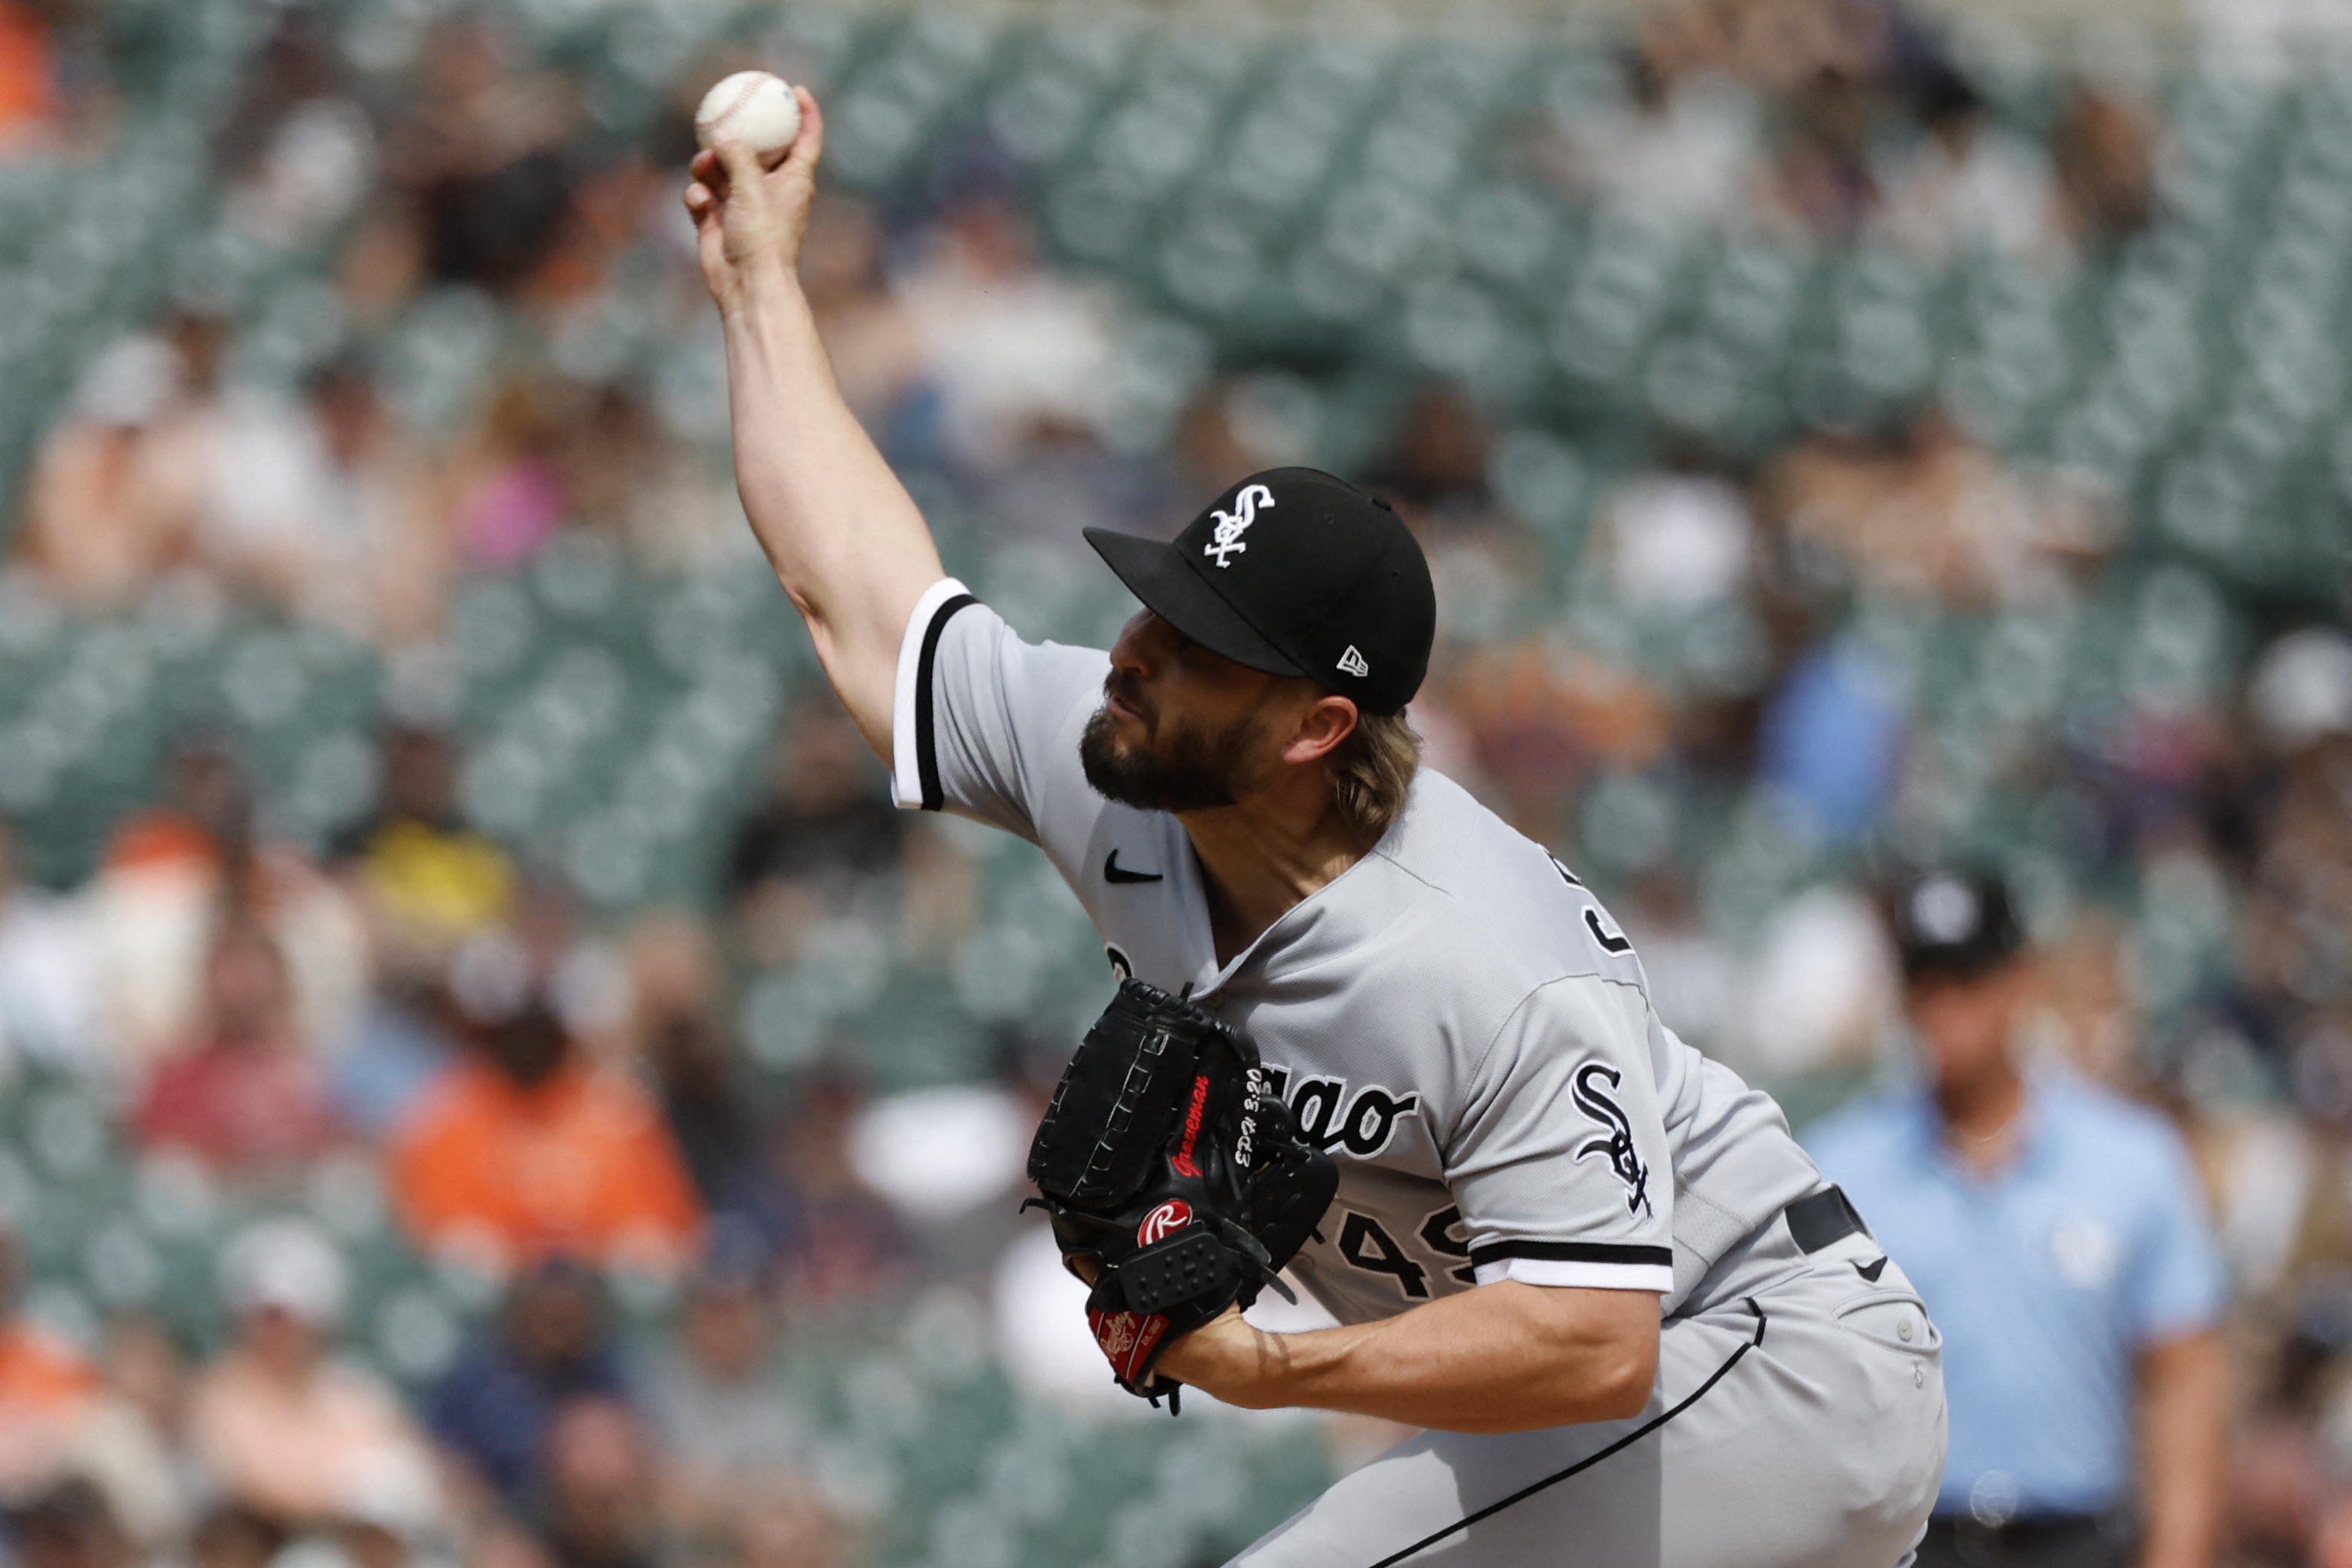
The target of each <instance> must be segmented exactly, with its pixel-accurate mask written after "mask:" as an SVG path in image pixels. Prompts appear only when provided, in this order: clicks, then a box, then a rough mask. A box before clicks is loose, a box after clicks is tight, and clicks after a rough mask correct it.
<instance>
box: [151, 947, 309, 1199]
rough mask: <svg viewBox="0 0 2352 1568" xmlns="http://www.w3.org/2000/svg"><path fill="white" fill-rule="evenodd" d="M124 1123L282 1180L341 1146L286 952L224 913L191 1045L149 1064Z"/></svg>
mask: <svg viewBox="0 0 2352 1568" xmlns="http://www.w3.org/2000/svg"><path fill="white" fill-rule="evenodd" d="M132 1120H133V1125H134V1127H135V1128H136V1130H137V1133H138V1135H139V1140H140V1142H141V1143H142V1144H143V1145H146V1146H147V1147H149V1148H158V1149H181V1150H184V1151H186V1152H188V1153H190V1154H193V1155H197V1156H198V1157H199V1158H201V1159H203V1160H204V1161H205V1162H206V1163H207V1164H209V1165H211V1166H214V1167H215V1169H217V1170H219V1171H222V1172H224V1173H226V1174H230V1175H237V1176H251V1175H269V1174H273V1173H274V1174H277V1175H281V1176H283V1175H286V1174H289V1171H290V1170H291V1169H292V1168H293V1167H294V1166H298V1165H299V1163H300V1162H301V1161H303V1160H306V1159H308V1158H310V1157H312V1156H314V1155H318V1154H320V1153H321V1152H323V1151H324V1150H326V1149H328V1148H331V1147H332V1146H333V1145H335V1144H336V1143H338V1142H339V1141H341V1137H342V1135H343V1134H342V1128H341V1124H339V1122H338V1121H337V1119H336V1117H335V1113H334V1109H333V1106H332V1103H331V1097H330V1094H329V1091H328V1083H327V1072H326V1065H325V1063H324V1062H323V1061H321V1060H320V1057H319V1055H318V1053H317V1052H316V1051H314V1050H313V1049H312V1045H311V1042H310V1040H306V1039H304V1038H303V1036H302V1035H301V1033H300V1032H299V1030H298V1029H297V1027H296V1023H295V1019H294V1014H293V998H292V994H291V989H290V987H289V983H288V978H287V973H286V959H285V955H284V954H283V953H282V952H280V951H279V949H278V941H277V938H276V937H275V936H272V935H271V934H270V932H269V930H268V928H267V927H266V926H264V925H262V924H261V923H260V922H259V921H257V920H256V919H254V918H252V917H251V916H250V915H244V914H240V913H235V912H232V913H231V914H230V915H228V916H227V918H226V919H225V920H224V921H223V923H222V924H221V925H220V927H219V928H218V930H217V931H215V934H214V936H213V945H212V952H211V954H210V956H208V957H207V959H206V960H205V992H204V1001H203V1006H202V1009H201V1010H200V1013H199V1022H198V1026H197V1030H196V1034H195V1036H194V1046H193V1049H191V1050H189V1051H185V1052H184V1053H182V1054H179V1055H176V1056H173V1057H169V1058H167V1059H165V1060H164V1061H162V1062H160V1063H158V1064H157V1066H156V1068H155V1071H154V1073H153V1075H152V1077H151V1078H150V1079H149V1081H148V1083H147V1086H146V1091H145V1092H144V1094H143V1095H142V1098H141V1100H140V1103H139V1107H138V1110H137V1112H136V1113H134V1116H133V1119H132Z"/></svg>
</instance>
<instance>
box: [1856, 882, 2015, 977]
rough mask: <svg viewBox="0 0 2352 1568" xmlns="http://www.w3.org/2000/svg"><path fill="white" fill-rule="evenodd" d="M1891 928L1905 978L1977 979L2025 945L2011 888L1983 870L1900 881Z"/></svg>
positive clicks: (1889, 920) (1890, 904)
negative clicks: (2010, 893)
mask: <svg viewBox="0 0 2352 1568" xmlns="http://www.w3.org/2000/svg"><path fill="white" fill-rule="evenodd" d="M1887 924H1888V925H1889V926H1890V927H1891V929H1892V931H1893V934H1894V937H1895V951H1896V952H1897V953H1898V954H1899V955H1901V957H1902V960H1903V977H1904V978H1905V979H1906V980H1917V979H1923V978H1926V977H1929V976H1937V977H1943V978H1948V979H1955V980H1972V979H1975V978H1977V977H1979V976H1981V975H1988V974H1990V973H1991V972H1992V971H1993V970H1995V969H1998V968H2000V967H2001V966H2002V965H2004V964H2006V963H2008V962H2009V960H2010V959H2011V958H2013V957H2015V956H2017V954H2018V952H2019V950H2020V949H2021V948H2022V947H2023V946H2025V932H2024V931H2023V929H2022V928H2021V927H2020V926H2019V925H2018V923H2017V912H2016V909H2015V908H2014V906H2013V905H2011V903H2010V899H2009V889H2008V888H2007V887H2005V886H2003V885H2002V883H2001V881H2000V878H1999V877H1997V876H1991V875H1989V874H1987V873H1982V872H1971V871H1932V872H1928V873H1924V874H1922V875H1917V876H1914V877H1911V878H1908V879H1906V881H1903V882H1901V883H1897V884H1896V885H1895V889H1894V893H1893V896H1892V897H1891V898H1890V899H1889V900H1888V901H1887Z"/></svg>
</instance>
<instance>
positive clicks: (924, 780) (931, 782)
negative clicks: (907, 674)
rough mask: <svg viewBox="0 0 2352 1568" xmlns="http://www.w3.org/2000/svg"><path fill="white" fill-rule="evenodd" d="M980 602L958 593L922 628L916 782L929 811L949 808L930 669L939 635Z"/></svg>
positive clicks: (937, 651)
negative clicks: (966, 608) (955, 617)
mask: <svg viewBox="0 0 2352 1568" xmlns="http://www.w3.org/2000/svg"><path fill="white" fill-rule="evenodd" d="M979 602H980V601H979V600H978V599H976V598H974V597H973V596H972V595H971V594H969V593H959V594H957V595H956V596H955V597H954V598H953V599H950V600H948V601H946V602H944V603H942V604H941V605H940V607H939V608H938V609H937V610H934V611H932V612H931V623H930V624H929V625H928V626H926V627H924V628H923V651H922V653H920V654H919V655H918V656H917V658H916V660H915V781H916V784H917V785H918V786H919V788H920V789H921V791H922V797H923V801H922V804H923V810H926V811H936V810H939V809H940V807H942V806H944V805H946V804H947V792H946V791H945V790H943V789H940V741H939V737H938V736H937V735H935V734H933V733H932V730H931V666H932V665H933V664H936V663H937V662H938V660H939V654H940V632H944V631H946V630H947V625H948V620H949V618H950V616H952V615H954V614H955V612H957V611H959V610H961V609H962V608H963V607H964V606H965V605H967V604H977V603H979Z"/></svg>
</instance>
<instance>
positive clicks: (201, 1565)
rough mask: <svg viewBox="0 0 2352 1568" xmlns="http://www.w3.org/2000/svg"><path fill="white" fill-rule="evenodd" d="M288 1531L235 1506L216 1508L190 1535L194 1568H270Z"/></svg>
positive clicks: (190, 1558) (282, 1545)
mask: <svg viewBox="0 0 2352 1568" xmlns="http://www.w3.org/2000/svg"><path fill="white" fill-rule="evenodd" d="M286 1540H287V1531H286V1530H285V1529H284V1527H282V1526H280V1525H278V1523H276V1522H275V1521H271V1520H268V1519H265V1518H264V1517H262V1516H261V1515H260V1514H257V1513H255V1512H254V1511H252V1510H250V1509H246V1508H240V1507H238V1506H237V1505H236V1504H235V1503H233V1502H222V1503H216V1504H215V1505H214V1506H213V1507H212V1508H211V1509H209V1510H207V1511H205V1516H204V1517H203V1518H202V1519H200V1520H198V1521H196V1524H195V1528H194V1529H193V1530H191V1531H189V1532H188V1562H189V1563H190V1565H191V1568H269V1565H270V1564H271V1563H273V1562H275V1561H276V1560H277V1557H278V1551H279V1549H280V1548H282V1547H284V1546H285V1544H286Z"/></svg>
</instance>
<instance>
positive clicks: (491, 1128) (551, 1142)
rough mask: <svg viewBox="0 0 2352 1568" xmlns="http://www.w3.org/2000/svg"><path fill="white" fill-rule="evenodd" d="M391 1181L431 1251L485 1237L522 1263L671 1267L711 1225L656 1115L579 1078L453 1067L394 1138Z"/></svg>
mask: <svg viewBox="0 0 2352 1568" xmlns="http://www.w3.org/2000/svg"><path fill="white" fill-rule="evenodd" d="M392 1180H393V1191H394V1197H395V1199H396V1200H397V1202H398V1204H399V1206H400V1212H401V1215H402V1218H404V1219H405V1220H406V1221H407V1223H408V1225H409V1227H410V1228H412V1229H413V1230H415V1232H416V1233H417V1234H418V1235H419V1236H421V1237H423V1238H424V1239H425V1240H426V1241H428V1242H447V1241H451V1240H468V1239H475V1238H483V1237H487V1238H488V1239H492V1240H495V1241H496V1242H498V1243H499V1244H500V1245H501V1246H502V1247H503V1248H504V1249H506V1251H507V1253H508V1254H509V1257H510V1258H511V1259H513V1260H531V1259H537V1258H542V1257H547V1256H550V1255H557V1254H560V1255H565V1256H572V1257H580V1258H587V1259H592V1260H604V1259H612V1258H616V1257H618V1258H626V1259H631V1260H639V1261H642V1262H646V1263H649V1264H656V1265H659V1264H675V1263H676V1262H677V1261H678V1260H681V1259H682V1258H683V1257H684V1256H685V1254H686V1251H687V1249H688V1245H689V1243H690V1242H691V1240H692V1239H693V1236H694V1232H695V1229H696V1228H697V1227H698V1225H699V1224H700V1222H701V1211H700V1206H699V1205H698V1202H697V1201H696V1198H695V1195H694V1188H693V1185H692V1183H691V1181H690V1179H689V1178H688V1176H687V1172H686V1166H685V1162H684V1161H682V1160H681V1159H680V1158H679V1157H678V1154H677V1147H676V1145H673V1144H672V1143H671V1142H670V1137H669V1132H668V1129H667V1128H666V1127H665V1126H664V1125H663V1124H662V1121H661V1117H660V1115H659V1113H657V1112H656V1110H655V1108H654V1104H653V1102H652V1101H651V1100H650V1099H648V1098H647V1097H646V1094H645V1093H644V1092H643V1091H641V1090H639V1089H638V1088H637V1087H636V1086H635V1084H633V1083H630V1082H628V1081H627V1080H625V1079H623V1078H619V1077H616V1076H614V1075H613V1074H611V1073H607V1072H599V1071H595V1070H593V1069H591V1068H588V1067H583V1066H572V1067H567V1068H564V1069H563V1070H562V1071H559V1072H558V1073H556V1075H555V1076H554V1077H552V1078H551V1079H550V1080H548V1081H547V1082H545V1083H542V1084H540V1085H538V1086H536V1087H534V1088H529V1089H526V1088H521V1087H519V1086H518V1085H517V1084H516V1083H515V1082H513V1081H512V1080H510V1079H509V1078H507V1077H505V1076H504V1075H503V1074H501V1073H499V1072H498V1071H494V1070H493V1069H491V1068H489V1067H488V1066H485V1065H483V1064H481V1063H479V1062H473V1061H467V1062H462V1063H460V1064H458V1065H457V1066H456V1067H453V1068H451V1069H450V1070H449V1071H447V1072H446V1073H444V1074H443V1075H442V1077H441V1079H440V1081H439V1082H436V1083H435V1084H434V1086H433V1087H432V1088H431V1089H430V1090H428V1091H427V1092H426V1093H425V1097H424V1099H423V1100H422V1101H421V1102H419V1103H418V1105H417V1107H416V1109H415V1111H414V1112H413V1113H410V1115H409V1117H408V1119H407V1120H406V1122H405V1123H404V1124H403V1125H402V1126H401V1127H400V1128H399V1129H397V1130H396V1131H395V1133H394V1140H393V1152H392Z"/></svg>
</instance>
